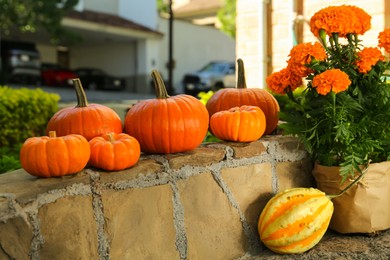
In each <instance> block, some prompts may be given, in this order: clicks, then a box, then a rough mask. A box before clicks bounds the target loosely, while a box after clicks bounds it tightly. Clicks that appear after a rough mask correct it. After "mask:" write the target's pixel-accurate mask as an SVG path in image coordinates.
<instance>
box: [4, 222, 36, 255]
mask: <svg viewBox="0 0 390 260" xmlns="http://www.w3.org/2000/svg"><path fill="white" fill-rule="evenodd" d="M32 237H33V232H32V228H31V225H30V224H29V223H27V222H26V220H25V219H23V218H22V217H15V218H13V219H9V220H8V221H6V222H4V223H3V222H1V223H0V259H20V260H23V259H26V260H27V259H29V255H28V254H29V249H30V247H31V239H32ZM3 256H5V257H3Z"/></svg>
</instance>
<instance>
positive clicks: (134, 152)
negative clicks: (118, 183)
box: [89, 133, 141, 171]
mask: <svg viewBox="0 0 390 260" xmlns="http://www.w3.org/2000/svg"><path fill="white" fill-rule="evenodd" d="M89 144H90V146H91V157H90V159H89V164H90V165H92V166H94V167H97V168H100V169H103V170H107V171H119V170H123V169H126V168H129V167H131V166H133V165H135V164H136V163H137V162H138V160H139V158H140V155H141V150H140V146H139V143H138V141H137V139H135V138H134V137H132V136H129V135H128V134H124V133H122V134H115V133H109V134H104V135H102V136H97V137H94V138H92V140H90V141H89Z"/></svg>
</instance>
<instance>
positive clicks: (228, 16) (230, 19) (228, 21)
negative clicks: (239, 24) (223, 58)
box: [217, 0, 237, 38]
mask: <svg viewBox="0 0 390 260" xmlns="http://www.w3.org/2000/svg"><path fill="white" fill-rule="evenodd" d="M236 2H237V0H225V5H224V6H223V7H222V8H221V9H220V10H219V11H218V13H217V17H218V20H219V22H220V23H221V31H223V32H224V33H226V34H227V35H229V36H230V37H232V38H236Z"/></svg>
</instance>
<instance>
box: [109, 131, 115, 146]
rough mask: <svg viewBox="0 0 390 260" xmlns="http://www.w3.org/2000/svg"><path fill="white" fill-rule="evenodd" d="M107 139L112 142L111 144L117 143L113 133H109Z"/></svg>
mask: <svg viewBox="0 0 390 260" xmlns="http://www.w3.org/2000/svg"><path fill="white" fill-rule="evenodd" d="M107 137H108V141H110V143H112V144H113V143H115V138H114V135H113V134H112V133H109V134H107Z"/></svg>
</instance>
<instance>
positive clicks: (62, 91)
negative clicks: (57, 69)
mask: <svg viewBox="0 0 390 260" xmlns="http://www.w3.org/2000/svg"><path fill="white" fill-rule="evenodd" d="M7 85H8V86H9V87H12V88H29V89H35V88H40V89H42V90H44V91H45V92H48V93H56V94H58V95H60V97H61V100H60V102H62V103H69V102H76V100H77V98H76V94H75V91H74V89H73V88H71V87H47V86H39V87H37V86H26V85H23V86H20V85H12V84H7ZM85 93H86V95H87V98H88V101H89V102H99V103H106V102H110V103H111V102H123V101H134V100H142V99H150V98H155V97H156V96H155V95H154V94H141V93H131V92H129V91H127V90H123V91H114V90H88V89H86V90H85Z"/></svg>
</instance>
